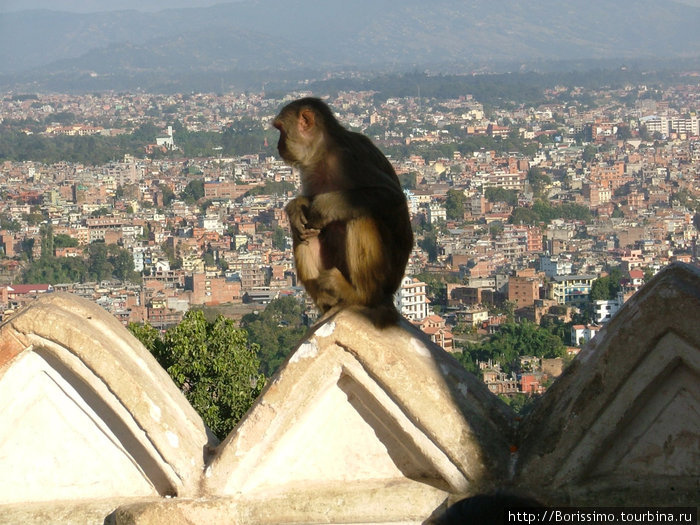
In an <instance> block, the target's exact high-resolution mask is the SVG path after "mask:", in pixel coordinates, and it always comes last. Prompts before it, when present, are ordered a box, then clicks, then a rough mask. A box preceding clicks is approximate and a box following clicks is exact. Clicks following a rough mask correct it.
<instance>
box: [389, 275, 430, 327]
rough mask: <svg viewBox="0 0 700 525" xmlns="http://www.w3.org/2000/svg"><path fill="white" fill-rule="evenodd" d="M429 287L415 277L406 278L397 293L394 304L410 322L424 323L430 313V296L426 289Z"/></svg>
mask: <svg viewBox="0 0 700 525" xmlns="http://www.w3.org/2000/svg"><path fill="white" fill-rule="evenodd" d="M427 286H428V285H427V284H425V283H424V282H422V281H419V280H418V279H415V278H413V277H408V276H405V277H404V278H403V280H402V281H401V286H400V287H399V289H398V290H397V291H396V295H395V298H394V304H395V305H396V308H397V309H398V311H399V313H401V315H403V316H404V317H405V318H406V319H408V320H409V321H422V320H423V319H425V318H426V317H428V314H429V312H430V310H429V308H428V302H429V301H428V296H427V295H426V292H425V289H426V287H427Z"/></svg>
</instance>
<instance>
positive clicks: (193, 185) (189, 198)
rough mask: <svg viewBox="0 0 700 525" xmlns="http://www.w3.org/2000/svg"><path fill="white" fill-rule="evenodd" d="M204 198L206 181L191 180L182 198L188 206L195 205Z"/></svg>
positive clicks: (181, 194)
mask: <svg viewBox="0 0 700 525" xmlns="http://www.w3.org/2000/svg"><path fill="white" fill-rule="evenodd" d="M202 197H204V180H203V179H195V180H191V181H190V182H188V183H187V186H185V189H184V190H182V193H180V198H181V199H182V200H184V201H185V202H186V203H188V204H193V203H195V202H197V201H198V200H199V199H201V198H202Z"/></svg>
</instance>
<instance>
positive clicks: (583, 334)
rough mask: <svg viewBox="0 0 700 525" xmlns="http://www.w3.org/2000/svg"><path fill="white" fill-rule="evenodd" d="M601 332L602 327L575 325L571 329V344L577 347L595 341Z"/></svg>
mask: <svg viewBox="0 0 700 525" xmlns="http://www.w3.org/2000/svg"><path fill="white" fill-rule="evenodd" d="M598 332H600V326H596V325H582V324H575V325H573V326H572V327H571V342H572V343H573V344H575V345H577V346H580V345H583V344H585V343H587V342H588V341H590V340H591V339H593V338H594V337H595V335H596V334H597V333H598Z"/></svg>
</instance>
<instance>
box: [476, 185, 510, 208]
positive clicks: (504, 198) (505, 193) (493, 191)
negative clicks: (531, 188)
mask: <svg viewBox="0 0 700 525" xmlns="http://www.w3.org/2000/svg"><path fill="white" fill-rule="evenodd" d="M484 197H485V198H486V200H487V201H489V202H505V203H506V204H508V205H510V206H516V205H517V204H518V192H517V191H516V190H507V189H505V188H498V187H495V186H492V187H489V188H486V189H485V190H484Z"/></svg>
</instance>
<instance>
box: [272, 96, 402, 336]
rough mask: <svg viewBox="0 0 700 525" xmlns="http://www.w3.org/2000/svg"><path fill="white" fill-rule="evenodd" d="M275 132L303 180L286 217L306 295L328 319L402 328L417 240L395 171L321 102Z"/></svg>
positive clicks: (285, 116) (306, 104) (282, 118)
mask: <svg viewBox="0 0 700 525" xmlns="http://www.w3.org/2000/svg"><path fill="white" fill-rule="evenodd" d="M273 125H274V126H275V127H276V128H277V129H278V130H279V131H280V139H279V142H278V144H277V149H278V151H279V153H280V155H281V156H282V158H283V159H284V160H285V161H286V162H287V163H288V164H290V165H292V166H294V167H296V168H298V169H299V170H300V172H301V195H299V196H297V197H296V198H294V199H293V200H292V201H291V202H290V203H289V204H288V205H287V207H286V212H287V215H288V217H289V222H290V224H291V229H292V240H293V244H294V261H295V264H296V267H297V275H298V276H299V279H300V280H301V282H302V283H303V284H304V287H305V288H306V290H307V292H308V293H309V295H310V296H311V298H312V299H313V300H314V302H315V303H316V305H317V306H318V307H319V308H320V309H321V311H322V312H324V313H325V312H327V311H329V310H331V309H333V308H336V307H349V306H352V307H359V309H360V310H361V311H363V312H364V313H365V314H367V315H368V316H369V317H370V318H371V319H372V320H373V322H374V323H375V324H376V325H377V326H386V325H389V324H392V323H396V322H398V319H399V314H398V312H397V311H396V308H395V307H394V298H393V295H394V292H395V291H396V290H397V289H398V287H399V286H400V284H401V279H402V278H403V275H404V271H405V269H406V263H407V262H408V257H409V255H410V253H411V249H412V247H413V233H412V231H411V224H410V219H409V214H408V206H407V204H406V198H405V196H404V194H403V192H402V190H401V185H400V183H399V179H398V177H397V176H396V172H395V171H394V168H393V167H392V165H391V163H390V162H389V161H388V160H387V158H386V157H385V156H384V155H383V154H382V153H381V152H380V151H379V149H377V147H376V146H374V144H372V142H371V141H370V140H369V139H368V138H367V137H365V136H364V135H361V134H359V133H354V132H352V131H348V130H347V129H345V128H344V127H343V126H341V125H340V123H339V122H338V121H337V120H336V118H335V117H334V116H333V114H332V112H331V110H330V109H329V108H328V106H327V105H326V104H325V103H323V102H322V101H321V100H319V99H316V98H303V99H300V100H297V101H295V102H292V103H290V104H288V105H287V106H285V107H284V108H283V109H282V111H280V113H279V115H278V116H277V118H275V120H274V122H273Z"/></svg>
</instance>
